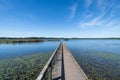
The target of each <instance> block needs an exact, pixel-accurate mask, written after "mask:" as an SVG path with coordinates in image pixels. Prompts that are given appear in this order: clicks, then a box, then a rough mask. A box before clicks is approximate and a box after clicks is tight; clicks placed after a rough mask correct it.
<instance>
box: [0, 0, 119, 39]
mask: <svg viewBox="0 0 120 80" xmlns="http://www.w3.org/2000/svg"><path fill="white" fill-rule="evenodd" d="M0 37H80V38H81V37H120V0H0Z"/></svg>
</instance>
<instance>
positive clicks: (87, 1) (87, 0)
mask: <svg viewBox="0 0 120 80" xmlns="http://www.w3.org/2000/svg"><path fill="white" fill-rule="evenodd" d="M85 2H86V8H88V7H90V5H91V4H92V0H85Z"/></svg>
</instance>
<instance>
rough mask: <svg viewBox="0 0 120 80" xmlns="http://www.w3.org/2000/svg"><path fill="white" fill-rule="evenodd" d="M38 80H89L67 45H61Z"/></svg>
mask: <svg viewBox="0 0 120 80" xmlns="http://www.w3.org/2000/svg"><path fill="white" fill-rule="evenodd" d="M36 80H88V78H87V76H86V75H85V73H84V72H83V70H82V69H81V67H80V66H79V64H78V63H77V61H76V60H75V59H74V57H73V56H72V54H71V52H70V51H69V50H68V49H67V47H66V46H65V44H63V43H60V45H59V46H58V48H57V49H56V50H55V52H54V53H53V55H52V56H51V58H50V59H49V61H48V62H47V64H46V65H45V67H44V68H43V70H42V71H41V73H40V74H39V76H38V77H37V79H36Z"/></svg>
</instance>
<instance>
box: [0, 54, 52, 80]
mask: <svg viewBox="0 0 120 80" xmlns="http://www.w3.org/2000/svg"><path fill="white" fill-rule="evenodd" d="M50 55H51V53H50V52H49V53H35V54H29V55H25V56H18V57H12V58H8V59H1V60H0V80H35V78H36V77H37V76H38V74H39V73H40V71H41V70H42V68H43V66H44V65H45V63H46V62H47V60H48V59H49V57H50Z"/></svg>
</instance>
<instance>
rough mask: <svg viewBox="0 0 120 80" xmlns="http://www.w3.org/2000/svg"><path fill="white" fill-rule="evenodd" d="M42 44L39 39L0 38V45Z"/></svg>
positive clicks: (41, 40)
mask: <svg viewBox="0 0 120 80" xmlns="http://www.w3.org/2000/svg"><path fill="white" fill-rule="evenodd" d="M25 42H44V40H43V39H40V38H0V43H25Z"/></svg>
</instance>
